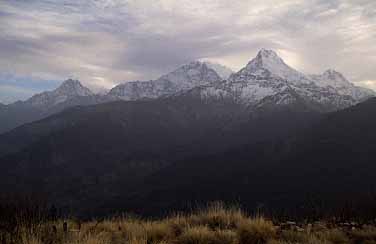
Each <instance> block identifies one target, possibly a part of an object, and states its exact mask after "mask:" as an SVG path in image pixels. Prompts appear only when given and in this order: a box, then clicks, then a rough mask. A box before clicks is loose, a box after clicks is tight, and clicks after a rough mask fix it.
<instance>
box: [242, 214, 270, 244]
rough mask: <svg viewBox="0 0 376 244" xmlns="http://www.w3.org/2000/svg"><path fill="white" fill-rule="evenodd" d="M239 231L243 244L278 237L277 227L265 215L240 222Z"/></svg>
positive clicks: (260, 243) (253, 243) (262, 241)
mask: <svg viewBox="0 0 376 244" xmlns="http://www.w3.org/2000/svg"><path fill="white" fill-rule="evenodd" d="M237 232H238V236H239V242H240V243H242V244H263V243H266V242H267V241H269V240H271V239H273V238H275V237H276V228H275V227H274V225H273V223H272V222H271V221H268V220H266V219H264V218H263V217H256V218H254V219H247V220H243V221H241V222H240V223H238V226H237Z"/></svg>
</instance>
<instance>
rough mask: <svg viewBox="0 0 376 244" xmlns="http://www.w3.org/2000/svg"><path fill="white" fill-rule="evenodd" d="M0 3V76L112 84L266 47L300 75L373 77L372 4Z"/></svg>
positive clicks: (375, 28) (232, 61) (229, 61)
mask: <svg viewBox="0 0 376 244" xmlns="http://www.w3.org/2000/svg"><path fill="white" fill-rule="evenodd" d="M0 9H1V10H0V22H1V23H2V24H1V25H0V33H1V34H0V53H1V54H2V55H1V57H0V73H1V72H14V73H15V74H17V75H32V76H34V78H35V77H36V76H38V75H40V74H44V75H45V76H46V77H49V78H50V77H53V78H55V79H56V78H58V79H64V78H66V77H68V76H74V77H76V78H79V79H81V80H83V81H84V83H85V84H86V85H89V86H91V87H94V88H95V87H100V86H106V87H111V86H112V85H114V84H116V83H118V82H120V81H127V80H135V79H151V78H155V77H158V76H159V75H161V74H163V73H165V72H168V71H170V70H172V69H173V68H175V67H177V66H179V65H181V64H184V63H186V62H189V61H191V60H196V59H209V60H210V59H212V60H217V61H220V62H222V63H224V64H226V65H229V66H230V67H231V68H233V69H238V68H240V67H241V66H242V65H245V64H246V63H247V62H248V60H249V59H250V58H252V56H253V55H255V53H256V52H257V50H258V49H260V48H262V47H266V48H272V49H276V50H277V51H278V52H280V53H281V55H282V56H283V57H284V58H285V59H286V60H287V61H290V63H291V64H292V65H294V66H295V67H296V68H298V69H300V70H302V71H304V72H307V73H318V72H322V71H323V70H324V69H326V68H335V69H338V70H339V71H341V72H343V73H344V74H345V75H346V76H348V77H349V78H350V79H352V80H353V81H354V82H359V84H362V85H367V86H369V87H371V86H372V85H369V84H373V83H372V82H373V81H374V82H375V83H376V71H375V70H374V65H375V57H376V46H375V45H374V44H373V43H375V42H376V11H375V9H376V2H375V1H374V0H359V1H350V0H314V1H308V0H307V1H293V0H286V1H277V0H265V1H226V0H222V1H210V0H208V1H185V0H181V1H170V0H160V1H146V0H137V1H134V0H129V1H121V0H97V1H82V0H81V1H72V0H63V1H52V0H48V1H47V0H46V1H42V0H40V1H37V0H33V1H10V2H0ZM46 77H39V78H44V79H45V78H46ZM37 78H38V77H37ZM373 87H375V86H373Z"/></svg>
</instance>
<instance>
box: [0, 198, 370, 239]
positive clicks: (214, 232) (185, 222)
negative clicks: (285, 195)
mask: <svg viewBox="0 0 376 244" xmlns="http://www.w3.org/2000/svg"><path fill="white" fill-rule="evenodd" d="M0 234H1V235H0V236H1V240H0V241H1V244H6V243H17V244H18V243H20V244H64V243H66V244H68V243H69V244H120V243H122V244H124V243H130V244H152V243H153V244H154V243H155V244H170V243H176V244H177V243H182V244H262V243H267V244H293V243H296V244H297V243H302V244H303V243H308V244H319V243H320V244H321V243H323V244H324V243H327V244H341V243H354V244H357V243H362V244H376V228H375V227H374V226H373V225H366V224H363V225H359V224H356V223H337V224H332V223H328V222H315V223H304V224H296V223H294V222H284V223H277V222H276V221H274V223H273V222H272V221H271V220H268V219H265V218H263V217H261V216H255V217H249V216H247V215H246V214H245V213H244V212H242V211H241V210H240V209H238V208H225V207H223V206H222V205H221V204H213V205H211V206H210V207H208V208H206V209H203V210H198V211H195V212H193V213H191V214H184V215H178V214H176V215H173V216H171V217H168V218H165V219H162V220H142V219H138V218H135V217H118V218H113V219H108V220H102V221H88V222H79V221H77V220H76V221H74V220H59V221H48V222H42V223H39V224H35V225H31V226H30V225H27V226H26V225H22V224H19V226H18V227H17V228H16V229H15V231H14V232H12V233H9V232H1V231H0Z"/></svg>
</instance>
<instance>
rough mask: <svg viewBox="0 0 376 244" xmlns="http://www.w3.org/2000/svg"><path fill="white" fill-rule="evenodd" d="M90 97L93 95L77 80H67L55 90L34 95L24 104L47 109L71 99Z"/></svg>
mask: <svg viewBox="0 0 376 244" xmlns="http://www.w3.org/2000/svg"><path fill="white" fill-rule="evenodd" d="M91 95H93V93H92V92H91V91H90V90H89V89H88V88H87V87H84V86H83V85H82V84H81V83H80V82H79V81H78V80H72V79H68V80H66V81H64V82H63V83H62V84H61V85H60V86H59V87H58V88H56V89H55V90H52V91H46V92H42V93H39V94H36V95H34V96H32V97H31V98H29V99H28V100H27V101H26V103H29V104H30V105H31V106H33V107H37V108H41V109H47V108H49V107H51V106H54V105H56V104H59V103H62V102H65V101H66V100H68V99H69V98H72V97H79V96H91Z"/></svg>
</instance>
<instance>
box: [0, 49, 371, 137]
mask: <svg viewBox="0 0 376 244" xmlns="http://www.w3.org/2000/svg"><path fill="white" fill-rule="evenodd" d="M217 71H218V73H217ZM219 73H220V74H221V75H219ZM226 77H227V78H226ZM191 89H200V96H201V98H203V99H219V100H221V99H231V100H233V101H235V102H237V103H239V104H243V105H245V106H248V107H252V108H253V109H256V110H257V109H263V108H264V107H270V106H274V105H278V106H279V105H289V106H293V105H294V104H295V105H299V106H304V107H306V109H310V110H316V111H320V112H327V111H335V110H338V109H342V108H346V107H349V106H351V105H354V104H356V103H358V102H361V101H364V100H366V99H367V98H370V97H372V96H375V92H374V91H372V90H370V89H367V88H362V87H357V86H355V85H353V84H352V83H351V82H349V81H348V80H347V79H346V78H345V77H344V76H343V75H342V74H340V73H338V72H336V71H334V70H327V71H325V72H324V73H323V74H322V75H305V74H303V73H301V72H299V71H297V70H295V69H293V68H291V67H289V66H288V65H287V64H286V63H285V62H284V61H283V60H282V59H281V58H280V57H279V56H278V55H277V54H276V53H275V52H274V51H272V50H266V49H262V50H260V51H259V53H258V54H257V56H256V57H255V58H254V59H252V60H251V61H250V62H249V63H248V64H247V65H246V67H244V68H242V69H241V70H240V71H238V72H236V73H233V72H231V70H230V69H228V68H226V67H224V66H221V65H218V64H214V63H209V62H199V61H195V62H191V63H189V64H187V65H183V66H181V67H179V68H178V69H176V70H174V71H172V72H171V73H168V74H166V75H163V76H161V77H160V78H158V79H156V80H150V81H130V82H125V83H122V84H120V85H117V86H116V87H114V88H112V89H111V90H110V91H109V92H107V93H105V94H94V93H93V92H91V91H90V90H89V89H88V88H86V87H84V86H82V84H81V83H80V82H79V81H77V80H71V79H69V80H66V81H64V82H63V83H62V84H61V86H60V87H58V88H57V89H55V90H53V91H47V92H43V93H40V94H37V95H34V96H33V97H31V98H30V99H28V100H26V101H18V102H16V103H13V104H9V105H6V106H0V120H1V121H2V123H1V125H0V133H3V132H6V131H9V130H11V129H13V128H15V127H17V126H19V125H22V124H25V123H29V122H32V121H36V120H39V119H42V118H45V117H47V116H49V115H51V114H54V113H57V112H60V111H62V110H64V109H66V108H69V107H72V106H77V105H81V106H82V105H91V104H99V103H105V102H109V101H116V100H124V101H135V100H145V99H146V100H147V99H156V98H160V97H166V96H173V95H178V94H181V93H182V92H186V91H189V90H191Z"/></svg>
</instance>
